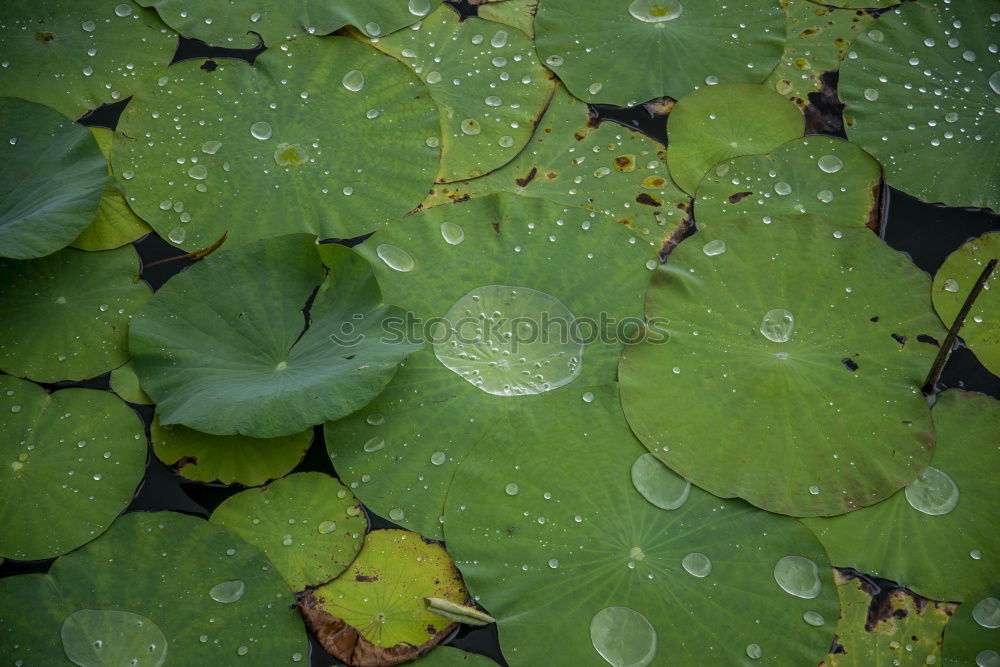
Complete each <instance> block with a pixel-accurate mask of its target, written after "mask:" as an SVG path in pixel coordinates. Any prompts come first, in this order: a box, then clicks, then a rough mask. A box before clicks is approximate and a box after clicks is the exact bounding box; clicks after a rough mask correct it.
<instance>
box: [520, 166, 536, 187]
mask: <svg viewBox="0 0 1000 667" xmlns="http://www.w3.org/2000/svg"><path fill="white" fill-rule="evenodd" d="M537 175H538V167H532V168H531V171H529V172H528V175H527V176H525V177H524V178H515V179H514V182H515V183H517V184H518V185H519V186H521V187H522V188H523V187H525V186H527V185H528V183H531V182H532V181H533V180H535V176H537Z"/></svg>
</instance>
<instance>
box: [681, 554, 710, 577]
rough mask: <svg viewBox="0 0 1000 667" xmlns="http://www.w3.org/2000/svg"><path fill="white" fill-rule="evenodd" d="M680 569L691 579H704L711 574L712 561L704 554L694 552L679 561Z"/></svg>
mask: <svg viewBox="0 0 1000 667" xmlns="http://www.w3.org/2000/svg"><path fill="white" fill-rule="evenodd" d="M681 567H683V568H684V571H685V572H687V573H688V574H690V575H691V576H692V577H698V578H699V579H704V578H705V577H707V576H708V575H709V574H711V573H712V560H711V559H710V558H709V557H708V556H706V555H705V554H703V553H699V552H697V551H695V552H692V553H689V554H688V555H687V556H684V558H682V559H681Z"/></svg>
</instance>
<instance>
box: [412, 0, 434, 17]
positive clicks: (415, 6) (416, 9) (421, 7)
mask: <svg viewBox="0 0 1000 667" xmlns="http://www.w3.org/2000/svg"><path fill="white" fill-rule="evenodd" d="M406 8H407V9H409V10H410V13H411V14H413V15H414V16H427V14H429V13H430V11H431V3H430V0H410V1H409V2H408V3H407V4H406Z"/></svg>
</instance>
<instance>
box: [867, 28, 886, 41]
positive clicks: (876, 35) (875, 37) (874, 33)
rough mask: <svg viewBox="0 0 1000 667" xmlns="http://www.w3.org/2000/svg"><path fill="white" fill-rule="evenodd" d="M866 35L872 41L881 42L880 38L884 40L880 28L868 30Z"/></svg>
mask: <svg viewBox="0 0 1000 667" xmlns="http://www.w3.org/2000/svg"><path fill="white" fill-rule="evenodd" d="M868 37H869V38H870V39H871V40H872V41H873V42H881V41H882V40H884V39H885V35H884V34H882V31H881V30H869V31H868Z"/></svg>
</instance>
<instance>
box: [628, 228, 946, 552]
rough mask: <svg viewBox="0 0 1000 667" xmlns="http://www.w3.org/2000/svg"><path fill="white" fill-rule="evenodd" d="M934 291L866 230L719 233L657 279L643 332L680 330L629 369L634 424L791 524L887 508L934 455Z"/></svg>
mask: <svg viewBox="0 0 1000 667" xmlns="http://www.w3.org/2000/svg"><path fill="white" fill-rule="evenodd" d="M805 275H808V280H804V279H803V276H805ZM927 282H928V281H927V278H926V276H925V275H924V274H923V272H921V271H920V270H919V269H917V267H916V266H914V265H913V264H911V263H910V262H909V260H907V259H906V258H905V257H904V256H903V255H902V254H900V253H898V252H896V251H894V250H891V249H890V248H889V247H888V246H886V245H885V244H884V243H882V241H880V240H879V239H878V238H877V237H876V236H875V235H874V234H872V233H871V232H869V231H868V230H867V229H858V228H854V229H851V228H847V229H844V230H843V232H839V231H837V232H833V233H831V229H830V227H829V226H828V225H824V224H820V223H819V222H818V221H816V220H813V219H809V218H805V219H801V220H800V219H795V220H775V221H774V222H773V223H772V224H770V225H762V224H760V223H759V222H749V221H744V222H741V223H733V224H727V225H709V226H708V228H707V229H704V230H702V231H700V232H699V233H698V234H696V235H694V236H692V237H691V238H689V239H687V240H686V241H684V242H683V243H681V244H680V246H678V248H677V249H676V250H674V253H673V254H672V255H671V256H670V261H669V262H668V263H667V264H666V265H664V266H662V267H661V268H660V269H659V270H658V271H657V272H656V274H655V275H654V277H653V282H652V285H651V286H650V288H649V292H648V293H647V295H646V316H647V318H653V317H657V318H669V324H667V325H664V326H662V327H661V328H662V330H663V332H664V333H665V334H666V335H667V336H668V337H669V342H666V343H662V342H661V343H660V344H653V343H650V342H644V343H642V344H639V345H635V346H631V347H628V348H627V349H626V351H625V354H624V355H623V357H622V362H621V366H620V368H619V377H620V379H621V387H622V405H623V406H624V409H625V415H626V416H627V417H628V420H629V424H630V425H631V427H632V430H633V431H634V432H635V434H636V435H637V436H638V437H639V439H640V440H641V441H642V442H643V443H644V444H645V445H646V446H647V447H648V448H649V450H650V451H651V452H653V453H654V454H656V456H657V457H658V458H659V459H660V460H662V461H663V462H665V463H666V464H667V465H668V466H670V468H672V469H673V470H674V471H675V472H677V473H679V474H680V475H683V476H684V477H685V478H687V479H689V480H690V481H691V483H692V484H697V485H698V486H700V487H702V488H703V489H706V490H708V491H709V492H711V493H714V494H716V495H718V496H722V497H732V496H739V497H741V498H745V499H746V500H748V501H750V502H751V503H753V504H754V505H757V506H758V507H761V508H763V509H766V510H769V511H774V512H780V513H782V514H792V515H795V516H816V515H832V514H841V513H844V512H849V511H851V510H853V509H857V508H858V507H864V506H866V505H871V504H873V503H876V502H878V501H879V500H881V499H882V498H886V497H888V496H889V495H891V494H892V493H893V492H894V491H896V490H897V489H899V488H900V487H902V486H904V485H905V484H908V483H910V482H912V481H913V479H914V478H915V477H916V476H917V474H918V473H919V472H920V471H921V470H923V468H924V467H926V465H927V463H928V462H929V461H930V458H931V451H932V449H933V446H934V427H933V424H932V422H931V417H930V411H929V410H928V408H927V403H926V401H925V400H924V397H923V394H921V393H920V390H919V387H920V384H921V383H922V382H923V379H924V375H925V374H926V372H927V369H928V368H930V366H931V362H932V360H933V357H934V355H935V353H936V352H937V347H936V346H935V345H932V344H928V343H927V342H922V341H923V340H931V339H929V338H927V336H935V337H937V338H938V339H942V338H943V336H944V332H943V331H942V330H941V326H940V323H939V322H937V320H936V319H935V318H934V315H933V313H932V312H931V311H930V307H929V306H930V304H929V303H928V302H927V301H928V299H927V296H926V294H927V292H926V290H927ZM918 336H919V338H918ZM748 425H749V426H748ZM706 442H710V443H712V446H711V447H706V446H705V443H706ZM840 564H843V563H839V562H838V565H840Z"/></svg>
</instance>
